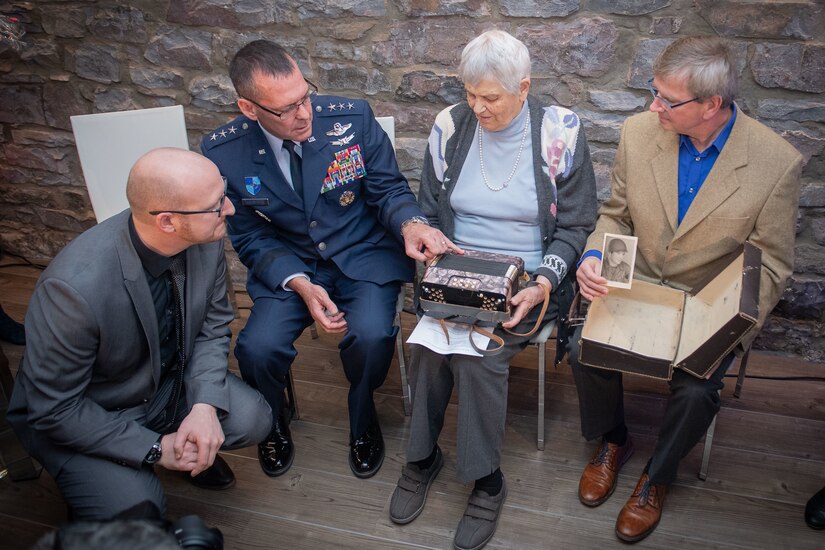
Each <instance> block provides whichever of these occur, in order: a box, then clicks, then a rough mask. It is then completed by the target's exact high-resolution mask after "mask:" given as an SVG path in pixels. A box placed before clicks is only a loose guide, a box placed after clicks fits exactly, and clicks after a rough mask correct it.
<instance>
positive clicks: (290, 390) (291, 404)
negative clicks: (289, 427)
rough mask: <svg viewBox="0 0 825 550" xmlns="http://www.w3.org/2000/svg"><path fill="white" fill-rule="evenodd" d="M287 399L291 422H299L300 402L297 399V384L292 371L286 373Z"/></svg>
mask: <svg viewBox="0 0 825 550" xmlns="http://www.w3.org/2000/svg"><path fill="white" fill-rule="evenodd" d="M286 399H287V413H288V414H289V419H288V420H290V421H292V420H299V419H300V418H301V416H300V414H299V413H298V400H297V399H296V398H295V382H294V380H293V379H292V371H291V370H289V371H287V373H286Z"/></svg>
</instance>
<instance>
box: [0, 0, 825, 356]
mask: <svg viewBox="0 0 825 550" xmlns="http://www.w3.org/2000/svg"><path fill="white" fill-rule="evenodd" d="M0 13H2V14H5V15H9V14H14V15H16V16H17V17H18V19H19V20H20V21H22V22H23V24H24V26H25V29H26V31H27V34H26V36H25V37H24V39H23V41H24V43H25V44H24V46H23V47H22V48H21V49H20V50H19V51H16V50H14V49H13V48H11V47H9V46H8V45H7V44H6V45H0V158H1V159H2V164H0V247H2V249H3V250H4V251H8V252H11V253H14V254H18V255H20V256H23V257H25V258H27V259H30V260H32V261H35V262H45V261H48V260H49V259H50V258H51V257H53V256H54V255H55V253H57V252H58V251H59V250H60V249H61V248H62V247H63V246H64V245H65V244H66V243H67V242H68V241H69V240H71V239H72V238H73V237H74V236H75V235H77V234H78V233H79V232H81V231H83V230H84V229H86V228H88V227H90V226H92V225H93V224H94V223H95V220H94V216H93V213H92V209H91V206H90V203H89V199H88V196H87V194H86V191H85V187H84V183H83V178H82V174H81V170H80V166H79V162H78V158H77V154H76V151H75V149H74V142H73V138H72V134H71V126H70V123H69V116H71V115H74V114H85V113H95V112H105V111H113V110H122V109H137V108H144V107H158V106H165V105H173V104H182V105H184V106H185V111H186V122H187V126H188V130H189V135H190V141H191V144H192V146H193V147H196V146H197V144H198V143H199V141H200V137H201V136H202V135H203V134H205V133H206V132H208V131H209V130H211V129H212V128H214V127H216V126H218V125H220V124H222V123H224V122H226V121H228V120H229V119H231V118H232V117H233V116H235V114H236V107H235V104H234V101H235V96H234V92H233V90H232V86H231V84H230V82H229V79H228V78H227V76H226V72H227V62H228V59H229V58H231V56H232V54H233V53H234V52H235V51H236V50H237V49H238V48H239V47H240V46H241V45H243V44H244V43H246V42H248V41H250V40H253V39H256V38H261V37H266V38H272V39H276V40H278V41H280V42H281V43H282V44H284V45H285V46H286V47H287V48H288V49H290V50H291V51H292V52H293V53H294V55H295V57H296V59H298V60H299V63H300V65H301V67H302V69H303V70H304V71H305V73H306V76H307V77H309V78H310V79H312V80H314V81H315V82H316V83H317V84H319V85H320V87H321V89H322V90H323V91H327V92H331V93H340V94H343V95H350V96H353V97H364V98H366V99H368V100H369V101H370V102H371V103H372V105H373V106H374V108H375V111H376V112H377V113H378V114H380V115H393V116H395V117H396V127H397V132H398V140H397V148H398V158H399V162H400V164H401V166H402V168H403V170H404V172H405V174H406V175H407V177H408V178H409V179H410V181H411V183H412V185H413V188H417V179H418V177H419V174H420V169H421V162H422V158H423V151H424V147H425V144H426V136H427V133H428V131H429V128H430V125H431V124H432V121H433V119H434V117H435V114H436V113H437V112H438V111H439V110H440V109H442V108H443V107H445V106H446V105H448V104H450V103H453V102H457V101H461V100H462V98H463V89H462V85H461V83H460V82H459V81H458V79H457V78H456V76H455V69H456V66H457V60H458V56H459V54H460V52H461V49H462V47H463V46H464V45H465V44H466V43H467V42H468V41H469V40H470V39H471V38H472V37H474V36H476V35H477V34H479V33H480V32H482V31H483V30H485V29H488V28H491V27H498V28H502V29H505V30H507V31H509V32H510V33H512V34H514V35H515V36H517V37H518V38H520V39H521V40H523V41H524V42H525V43H526V44H527V46H528V47H529V49H530V51H531V54H532V56H533V91H534V93H537V94H540V95H543V96H546V97H547V98H548V99H549V100H550V101H552V102H555V103H558V104H561V105H564V106H567V107H571V108H573V109H574V110H575V111H576V112H578V113H579V114H580V116H581V117H582V119H583V120H584V121H585V125H586V128H587V135H588V138H589V140H590V144H591V148H592V153H593V160H594V163H595V168H596V172H597V174H598V177H599V193H600V198H602V199H603V198H604V197H606V196H607V195H608V194H609V171H610V166H611V162H612V160H613V155H614V152H615V147H616V143H617V141H618V137H619V127H620V125H621V123H622V121H623V120H624V119H625V118H626V117H627V116H628V115H630V114H632V113H634V112H638V111H641V110H643V109H644V108H645V106H646V105H647V103H648V100H649V94H648V92H647V91H646V89H645V83H646V81H647V79H648V78H649V77H650V66H651V63H652V60H653V58H654V57H655V56H656V54H657V53H658V52H659V51H660V50H661V49H662V48H663V47H664V46H665V45H666V44H667V43H668V42H670V41H671V40H673V39H674V38H676V37H678V36H684V35H692V34H699V35H705V34H717V35H720V36H723V37H726V38H728V39H730V41H731V42H732V43H733V45H734V47H735V49H736V52H737V53H738V56H739V60H740V65H739V72H740V74H741V81H742V86H741V94H740V95H741V97H740V100H739V104H740V106H741V107H742V108H743V109H744V110H745V111H746V112H747V113H749V114H751V115H752V116H755V117H756V118H758V119H759V120H761V121H763V122H764V123H765V124H767V125H769V126H771V127H772V128H774V129H775V130H776V131H777V132H778V133H779V134H781V135H782V136H784V137H785V138H786V139H788V140H789V141H790V142H791V143H793V144H794V145H795V146H796V147H797V148H798V149H799V150H800V151H801V152H802V153H803V155H804V156H805V163H806V165H805V170H804V173H803V184H802V196H801V202H800V212H799V217H798V222H797V242H796V251H797V259H796V266H795V274H794V277H793V280H792V281H791V282H790V283H789V286H788V290H787V292H786V294H785V299H784V300H783V301H782V302H781V303H780V305H779V306H778V308H777V310H776V311H775V312H774V315H773V316H772V318H771V320H770V321H769V324H768V325H767V327H766V330H765V331H764V332H763V335H762V336H761V337H760V339H759V341H758V345H759V346H760V347H763V348H767V349H775V350H785V351H790V352H793V353H797V354H799V355H802V356H804V357H806V358H808V359H812V360H818V361H823V360H825V338H823V335H822V334H823V330H822V329H823V321H825V317H823V315H825V153H823V149H825V14H823V3H822V2H821V1H819V0H808V1H806V0H784V1H782V2H775V1H770V0H766V1H757V0H718V1H714V0H544V1H539V0H294V1H285V0H275V1H272V0H166V1H150V0H137V1H132V2H125V1H116V0H101V1H84V0H37V1H19V2H17V1H12V2H7V1H6V2H4V1H2V0H0ZM233 274H234V278H235V281H236V283H238V284H242V282H243V269H242V266H238V265H237V262H235V265H234V266H233Z"/></svg>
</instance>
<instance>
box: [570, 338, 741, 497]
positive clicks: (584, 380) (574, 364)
mask: <svg viewBox="0 0 825 550" xmlns="http://www.w3.org/2000/svg"><path fill="white" fill-rule="evenodd" d="M581 331H582V327H578V329H577V330H576V333H575V334H574V335H573V337H572V338H571V339H570V367H571V368H572V370H573V378H574V379H575V380H576V388H577V390H578V394H579V409H580V412H581V427H582V435H583V436H584V437H585V438H586V439H588V440H591V439H596V438H599V437H602V436H603V435H604V434H606V433H607V432H609V431H610V430H612V429H613V428H615V427H617V426H619V425H620V424H621V423H622V422H624V419H625V417H624V387H623V385H622V373H620V372H615V371H609V370H604V369H597V368H592V367H588V366H586V365H581V364H580V363H579V361H578V359H579V345H578V344H579V340H581ZM733 359H734V355H733V353H731V354H729V355H728V356H727V357H725V358H724V359H723V360H722V364H721V366H720V367H719V368H718V369H716V372H714V373H713V376H711V377H710V379H708V380H702V379H699V378H696V377H695V376H693V375H692V374H688V373H686V372H684V371H682V370H675V371H674V372H673V377H672V379H671V380H670V382H669V385H670V397H669V398H668V402H667V406H666V407H665V414H664V417H663V418H662V425H661V427H660V428H659V436H658V438H657V439H656V447H655V448H654V450H653V456H652V457H651V459H650V463H649V465H648V475H649V476H650V480H651V482H652V483H653V484H655V485H670V484H671V483H673V482H674V481H675V480H676V473H677V470H678V468H679V462H680V461H681V460H682V458H684V457H685V456H686V455H687V454H688V453H689V452H690V450H691V449H693V447H694V446H695V445H696V444H697V443H698V442H699V440H700V439H701V438H702V436H704V435H705V432H706V431H707V430H708V427H709V426H710V423H711V422H712V421H713V417H714V416H716V413H718V412H719V407H720V401H719V390H721V389H722V388H723V387H724V383H723V379H724V376H725V373H726V372H727V371H728V369H729V368H730V366H731V364H732V363H733Z"/></svg>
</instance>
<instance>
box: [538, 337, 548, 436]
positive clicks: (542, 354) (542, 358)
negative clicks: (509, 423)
mask: <svg viewBox="0 0 825 550" xmlns="http://www.w3.org/2000/svg"><path fill="white" fill-rule="evenodd" d="M546 356H547V343H546V342H545V343H542V344H539V363H538V371H539V407H538V408H539V412H538V417H539V418H538V436H537V439H536V447H537V448H538V450H539V451H543V450H544V378H545V374H546V372H545V371H546V370H547V357H546Z"/></svg>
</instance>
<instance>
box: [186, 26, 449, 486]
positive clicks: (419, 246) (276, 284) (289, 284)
mask: <svg viewBox="0 0 825 550" xmlns="http://www.w3.org/2000/svg"><path fill="white" fill-rule="evenodd" d="M229 71H230V77H231V79H232V83H233V85H234V86H235V90H236V91H237V93H238V97H239V99H238V107H239V108H240V110H241V112H242V113H243V116H241V117H238V118H236V119H235V120H233V121H232V122H230V123H229V124H227V125H225V126H222V127H221V128H218V129H217V130H215V131H214V132H212V133H211V134H209V135H207V136H206V137H204V139H203V143H202V150H203V153H204V155H206V156H207V157H208V158H209V159H211V160H212V161H213V162H215V164H217V165H218V168H220V171H221V173H222V174H223V175H224V176H225V177H226V178H227V180H228V184H229V187H228V192H227V194H228V196H229V197H230V198H231V200H232V202H233V203H234V204H235V205H236V206H237V212H236V214H235V217H234V218H232V220H231V221H230V223H229V234H230V237H231V239H232V244H233V246H234V247H235V250H237V252H238V256H239V257H240V259H241V261H242V262H243V263H244V265H245V266H246V267H247V268H248V269H249V277H248V281H247V289H248V291H249V294H250V296H251V297H252V299H253V300H254V306H253V308H252V313H251V315H250V317H249V321H248V322H247V324H246V327H245V328H244V329H243V331H241V333H240V335H239V336H238V342H237V345H236V348H235V355H236V356H237V358H238V364H239V366H240V370H241V374H242V375H243V378H244V380H246V381H247V383H249V384H250V385H252V386H253V387H255V388H256V389H258V390H259V391H260V392H261V393H263V395H264V396H265V397H266V399H267V401H268V402H269V404H270V406H271V407H272V411H273V415H274V416H275V419H274V425H273V429H272V433H271V434H270V436H269V438H268V439H267V440H266V441H264V442H263V443H261V444H260V445H259V446H258V458H259V460H260V463H261V467H262V468H263V470H264V472H265V473H266V474H267V475H270V476H278V475H281V474H283V473H284V472H286V471H287V470H288V469H289V467H290V465H291V464H292V460H293V457H294V447H293V444H292V440H291V435H290V433H289V428H288V426H287V423H286V419H285V417H284V411H283V403H284V395H283V393H284V384H285V380H286V375H287V373H288V369H289V367H290V365H291V364H292V361H293V359H294V358H295V355H296V351H295V347H294V341H295V339H296V338H298V336H299V335H300V334H301V332H302V331H303V330H304V329H305V328H306V327H307V326H308V325H309V324H311V323H312V322H313V321H314V322H315V323H316V324H317V325H318V326H320V327H321V328H323V329H324V330H326V331H327V332H332V333H345V335H344V337H343V338H342V339H341V343H340V344H339V346H338V347H339V349H340V350H341V362H342V363H343V366H344V372H345V373H346V376H347V379H348V380H349V381H350V385H351V386H350V392H349V399H348V404H349V415H350V455H349V462H350V467H351V469H352V471H353V473H354V474H355V475H356V476H358V477H370V476H372V475H374V474H375V473H376V472H377V471H378V469H379V468H380V467H381V463H382V462H383V459H384V442H383V438H382V436H381V430H380V427H379V424H378V416H377V414H376V411H375V405H374V402H373V391H374V390H375V389H376V388H378V387H379V386H380V385H381V384H382V383H383V382H384V379H385V378H386V375H387V370H388V369H389V365H390V361H391V360H392V355H393V343H394V339H395V335H396V332H397V330H398V329H397V328H396V327H393V316H394V311H395V303H396V298H397V296H398V292H399V290H400V285H401V282H402V281H409V280H411V278H412V274H413V267H414V262H413V261H412V260H411V258H412V259H414V260H419V261H426V260H428V259H431V258H433V257H434V256H435V255H437V254H440V253H443V252H446V251H448V250H451V249H452V250H458V249H457V247H455V246H454V245H453V244H452V243H451V242H450V241H449V240H448V239H447V238H446V237H445V236H444V235H443V233H441V232H440V231H439V230H437V229H435V228H432V227H430V226H429V224H428V223H427V220H426V218H424V217H423V214H422V212H421V210H420V209H419V208H418V206H417V204H416V199H415V196H414V195H413V193H412V191H410V188H409V186H408V185H407V182H406V180H405V179H404V177H403V176H402V175H401V174H400V172H399V170H398V165H397V163H396V160H395V154H394V151H393V149H392V145H391V144H390V141H389V139H388V138H387V135H386V134H385V133H384V131H383V130H382V129H381V127H380V126H379V125H378V123H377V122H376V120H375V117H374V116H373V113H372V110H371V109H370V107H369V105H368V104H367V103H366V102H365V101H363V100H355V99H347V98H342V97H334V96H317V95H315V86H314V85H312V84H311V83H309V82H308V81H307V80H305V79H304V77H303V75H302V73H301V70H300V69H299V68H298V65H297V64H296V63H295V61H294V59H293V58H292V57H291V56H290V55H289V54H288V53H287V52H286V51H285V50H284V49H283V48H282V47H281V46H279V45H277V44H275V43H272V42H269V41H266V40H257V41H254V42H251V43H249V44H248V45H246V46H244V47H243V48H242V49H241V50H240V51H238V53H237V54H236V55H235V57H234V58H233V60H232V62H231V63H230V67H229ZM405 250H406V254H407V255H406V256H405V254H404V252H405ZM407 256H409V257H407Z"/></svg>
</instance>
